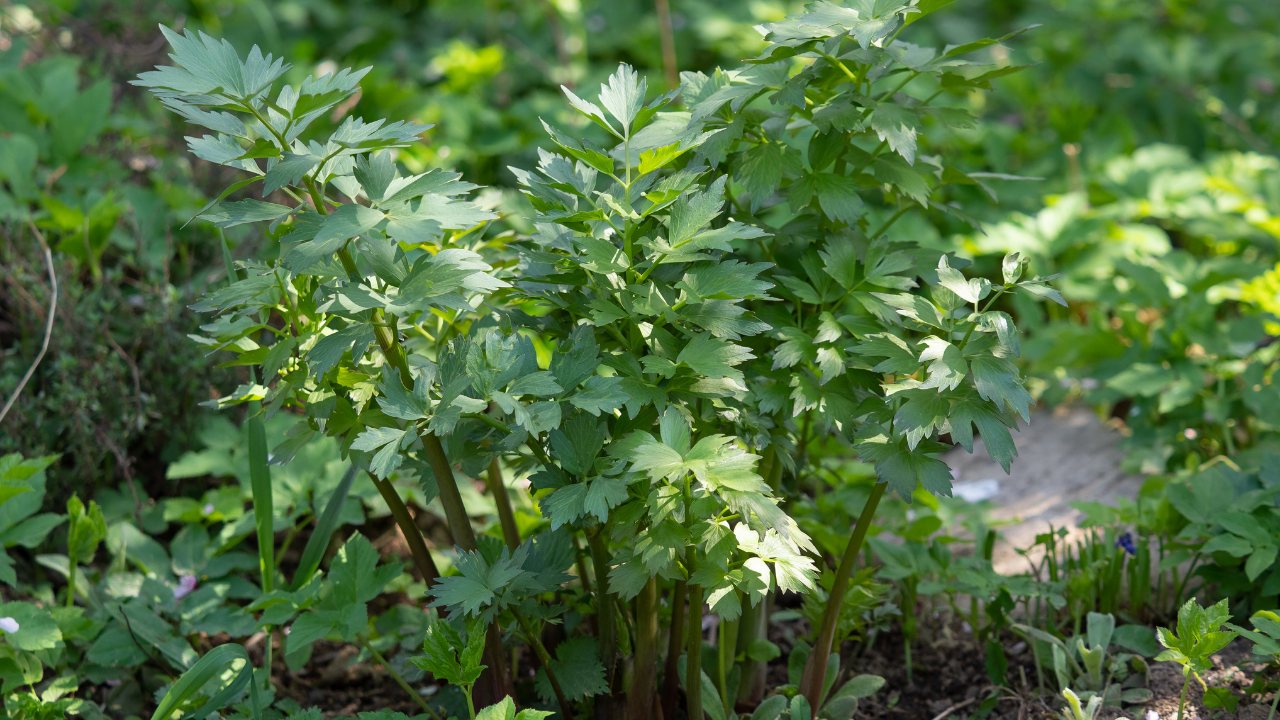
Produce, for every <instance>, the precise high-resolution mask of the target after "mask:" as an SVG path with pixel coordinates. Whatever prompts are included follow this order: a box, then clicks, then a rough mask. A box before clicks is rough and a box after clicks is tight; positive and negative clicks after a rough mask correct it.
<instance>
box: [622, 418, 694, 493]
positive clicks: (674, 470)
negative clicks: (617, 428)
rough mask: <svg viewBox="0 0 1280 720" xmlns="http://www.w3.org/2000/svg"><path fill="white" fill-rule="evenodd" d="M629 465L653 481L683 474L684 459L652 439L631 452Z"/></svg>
mask: <svg viewBox="0 0 1280 720" xmlns="http://www.w3.org/2000/svg"><path fill="white" fill-rule="evenodd" d="M668 412H670V411H668ZM631 463H632V464H631V469H632V470H634V471H635V472H643V473H648V475H649V477H650V478H651V479H653V480H657V479H659V478H662V477H670V476H673V475H680V474H683V473H684V457H683V456H682V455H681V454H680V453H678V452H676V451H675V450H674V449H672V448H670V447H668V446H666V445H664V444H663V443H660V442H657V441H656V440H654V439H653V438H649V439H648V441H647V442H645V443H643V444H641V445H639V446H637V447H636V448H635V450H632V451H631Z"/></svg>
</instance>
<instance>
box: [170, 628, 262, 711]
mask: <svg viewBox="0 0 1280 720" xmlns="http://www.w3.org/2000/svg"><path fill="white" fill-rule="evenodd" d="M236 660H243V661H244V669H243V670H241V671H240V672H239V673H237V674H236V676H235V678H234V679H233V680H232V681H231V682H230V683H228V684H227V686H226V687H224V688H223V689H222V690H221V691H220V692H218V694H216V695H214V696H213V697H211V698H209V700H208V701H207V702H205V703H204V704H203V705H201V706H200V709H199V710H196V711H195V712H194V713H192V714H191V715H188V716H186V717H185V718H183V720H203V719H204V718H206V717H208V716H209V715H210V714H211V713H213V712H215V711H217V710H221V709H222V708H223V707H224V706H225V705H226V704H227V703H228V702H230V700H231V698H233V697H235V696H236V695H237V694H239V693H240V692H241V691H243V690H244V687H245V685H247V684H248V683H249V680H250V678H251V677H252V676H253V664H252V663H250V662H249V653H248V652H246V651H245V649H244V648H243V647H242V646H240V645H234V644H227V645H219V646H218V647H216V648H214V649H212V650H210V651H209V652H208V654H206V655H205V656H204V657H202V658H200V660H199V661H197V662H196V664H195V665H192V666H191V669H190V670H188V671H186V672H185V673H183V674H182V677H180V678H178V681H177V682H175V683H174V684H173V687H171V688H169V692H167V693H165V696H164V698H162V699H161V700H160V705H159V706H158V707H157V708H156V711H155V713H154V714H153V715H152V716H151V720H167V719H168V718H169V717H170V716H172V715H173V713H174V711H175V710H177V709H178V708H180V707H182V705H183V703H185V702H187V701H188V700H190V699H191V698H193V697H197V696H198V695H199V694H200V691H201V689H203V688H204V686H205V684H206V683H208V682H209V681H210V680H213V679H214V678H216V677H218V676H219V675H221V674H222V673H223V671H225V670H226V667H227V665H230V664H231V663H233V662H235V661H236Z"/></svg>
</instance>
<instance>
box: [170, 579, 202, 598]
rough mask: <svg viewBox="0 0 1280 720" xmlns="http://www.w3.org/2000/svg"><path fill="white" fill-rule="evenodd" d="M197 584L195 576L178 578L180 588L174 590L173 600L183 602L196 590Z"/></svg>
mask: <svg viewBox="0 0 1280 720" xmlns="http://www.w3.org/2000/svg"><path fill="white" fill-rule="evenodd" d="M196 582H197V581H196V576H195V575H183V576H182V577H180V578H178V587H176V588H174V589H173V599H174V600H181V599H182V598H184V597H186V596H188V595H190V594H191V591H192V590H195V589H196Z"/></svg>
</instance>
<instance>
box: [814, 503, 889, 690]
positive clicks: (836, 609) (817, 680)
mask: <svg viewBox="0 0 1280 720" xmlns="http://www.w3.org/2000/svg"><path fill="white" fill-rule="evenodd" d="M886 487H888V484H887V483H876V485H875V487H873V488H872V489H871V496H870V497H868V498H867V504H866V505H865V506H864V507H863V508H862V515H861V516H859V517H858V524H857V525H856V526H855V527H854V529H853V537H850V538H849V545H848V546H847V547H846V548H845V550H844V557H842V558H841V559H840V568H839V569H838V570H836V577H835V582H834V583H832V585H831V596H830V597H829V598H828V600H827V607H826V609H825V610H824V611H823V613H822V628H821V629H820V630H819V631H818V637H817V642H815V643H814V647H813V651H812V652H810V653H809V660H808V661H807V662H806V663H805V666H804V675H803V676H802V679H801V681H800V692H801V693H803V694H804V696H805V699H806V700H808V701H809V707H813V708H816V707H820V705H819V702H820V701H821V700H822V697H821V695H822V684H823V679H824V678H826V676H827V658H828V656H829V655H830V654H831V646H832V645H833V644H834V643H835V637H836V624H837V622H838V621H839V619H840V606H841V605H842V604H843V603H844V595H845V591H846V590H847V589H848V587H849V577H850V576H851V575H852V574H853V566H854V565H855V564H856V563H857V559H858V551H859V550H861V549H862V541H863V539H864V538H866V536H867V528H869V527H870V526H871V520H872V518H874V517H875V514H876V508H877V507H878V506H879V505H880V498H881V497H883V496H884V491H885V488H886Z"/></svg>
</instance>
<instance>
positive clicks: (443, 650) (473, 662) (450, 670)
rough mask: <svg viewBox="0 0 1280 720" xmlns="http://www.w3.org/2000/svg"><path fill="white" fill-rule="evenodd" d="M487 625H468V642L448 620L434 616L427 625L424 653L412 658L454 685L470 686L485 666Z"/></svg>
mask: <svg viewBox="0 0 1280 720" xmlns="http://www.w3.org/2000/svg"><path fill="white" fill-rule="evenodd" d="M484 638H485V633H484V627H483V625H480V624H479V623H474V624H473V623H468V624H467V639H466V644H465V645H464V644H463V641H462V636H461V635H459V634H458V631H457V630H454V629H453V627H452V626H451V625H449V623H447V622H445V621H444V620H441V619H440V618H434V619H432V620H431V621H429V622H428V624H427V631H426V634H425V636H424V639H423V650H424V654H423V655H422V656H419V657H415V658H413V659H412V661H413V664H415V665H417V666H418V667H419V668H422V669H423V670H426V671H427V672H429V673H431V674H432V675H434V676H436V677H437V678H440V679H441V680H444V681H445V682H448V683H452V684H454V685H463V686H469V685H472V684H474V683H475V681H476V680H478V679H479V678H480V671H481V670H483V669H484V668H485V667H486V666H485V665H481V664H480V657H481V655H482V654H483V652H484Z"/></svg>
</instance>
